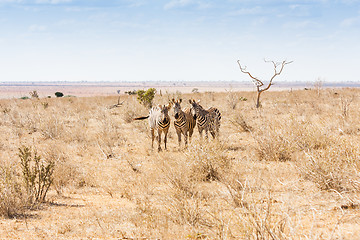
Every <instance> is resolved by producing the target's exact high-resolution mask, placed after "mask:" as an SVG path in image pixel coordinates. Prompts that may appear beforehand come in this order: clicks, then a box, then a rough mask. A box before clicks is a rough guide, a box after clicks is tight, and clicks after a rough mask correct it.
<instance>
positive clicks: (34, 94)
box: [29, 90, 39, 99]
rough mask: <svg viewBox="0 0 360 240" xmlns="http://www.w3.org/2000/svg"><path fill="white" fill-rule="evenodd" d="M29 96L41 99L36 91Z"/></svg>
mask: <svg viewBox="0 0 360 240" xmlns="http://www.w3.org/2000/svg"><path fill="white" fill-rule="evenodd" d="M29 95H30V97H31V98H36V99H38V98H39V94H38V93H37V91H36V90H34V91H32V92H29Z"/></svg>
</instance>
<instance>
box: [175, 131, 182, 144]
mask: <svg viewBox="0 0 360 240" xmlns="http://www.w3.org/2000/svg"><path fill="white" fill-rule="evenodd" d="M176 134H177V135H178V143H179V148H180V144H181V131H180V130H177V131H176Z"/></svg>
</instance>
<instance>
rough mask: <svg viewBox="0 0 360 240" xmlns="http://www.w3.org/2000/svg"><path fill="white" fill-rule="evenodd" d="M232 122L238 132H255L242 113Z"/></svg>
mask: <svg viewBox="0 0 360 240" xmlns="http://www.w3.org/2000/svg"><path fill="white" fill-rule="evenodd" d="M230 122H231V124H232V125H233V126H234V127H235V130H236V131H239V132H251V131H252V130H253V128H252V127H251V126H250V124H249V122H248V121H247V120H246V119H245V118H244V116H243V115H242V114H241V113H238V114H236V115H235V116H234V117H233V119H232V120H230Z"/></svg>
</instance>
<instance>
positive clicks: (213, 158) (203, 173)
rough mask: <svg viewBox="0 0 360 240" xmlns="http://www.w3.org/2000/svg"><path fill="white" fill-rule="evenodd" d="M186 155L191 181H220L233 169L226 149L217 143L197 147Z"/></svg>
mask: <svg viewBox="0 0 360 240" xmlns="http://www.w3.org/2000/svg"><path fill="white" fill-rule="evenodd" d="M185 155H186V156H187V161H189V162H190V164H189V165H190V166H189V167H190V168H191V172H192V174H191V179H193V180H195V181H213V180H219V179H220V178H221V177H222V176H223V175H224V174H226V173H227V172H228V171H229V170H230V169H231V159H230V158H229V157H228V156H227V154H226V147H225V146H224V145H223V144H221V143H220V142H217V141H214V142H209V143H207V144H200V145H195V146H194V147H193V148H190V149H189V152H186V153H185Z"/></svg>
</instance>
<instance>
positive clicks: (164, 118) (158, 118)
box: [134, 103, 172, 151]
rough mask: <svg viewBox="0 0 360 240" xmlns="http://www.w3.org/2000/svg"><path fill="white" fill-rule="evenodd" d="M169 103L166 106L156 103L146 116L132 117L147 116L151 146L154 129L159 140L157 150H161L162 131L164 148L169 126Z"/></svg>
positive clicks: (152, 145)
mask: <svg viewBox="0 0 360 240" xmlns="http://www.w3.org/2000/svg"><path fill="white" fill-rule="evenodd" d="M171 105H172V104H171V103H169V104H168V105H167V106H165V105H158V106H156V107H153V108H151V109H150V111H149V115H148V116H146V117H138V118H134V120H143V119H147V118H149V125H150V131H151V147H152V148H153V147H154V139H155V130H157V138H158V142H159V146H158V151H161V133H162V132H163V133H164V144H165V149H166V142H167V134H168V131H169V127H170V117H169V110H170V108H171Z"/></svg>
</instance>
